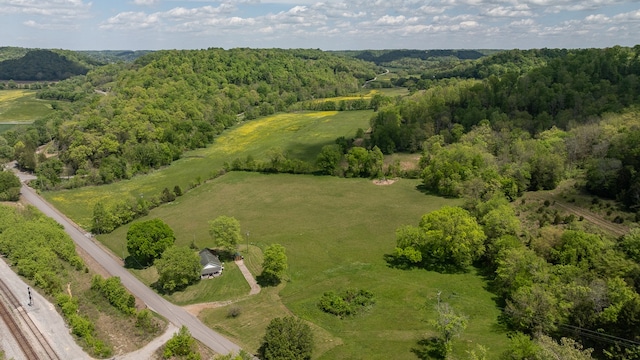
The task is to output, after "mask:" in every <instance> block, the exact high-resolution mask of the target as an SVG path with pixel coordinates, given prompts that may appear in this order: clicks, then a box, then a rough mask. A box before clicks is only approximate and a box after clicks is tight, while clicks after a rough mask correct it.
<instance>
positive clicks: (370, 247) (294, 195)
mask: <svg viewBox="0 0 640 360" xmlns="http://www.w3.org/2000/svg"><path fill="white" fill-rule="evenodd" d="M418 185H419V181H418V180H407V179H402V180H399V181H398V182H395V183H393V184H391V185H385V186H378V185H374V184H373V182H372V181H370V180H367V179H341V178H336V177H329V176H311V175H287V174H277V175H266V174H257V173H244V172H232V173H228V174H226V175H224V176H222V177H219V178H217V179H215V180H213V181H210V182H208V183H206V184H204V185H202V186H200V187H198V188H196V189H194V190H192V191H190V192H188V193H187V194H186V195H185V196H183V197H180V198H178V200H176V201H175V202H173V203H170V204H166V205H163V206H161V207H159V208H157V209H155V210H153V211H152V212H151V214H150V215H149V217H148V218H161V219H163V220H164V221H165V222H166V223H168V224H169V225H170V226H171V227H172V228H173V229H174V231H175V232H176V237H177V243H178V244H179V245H189V244H191V243H192V242H195V243H196V244H197V246H198V247H204V246H212V245H213V243H212V240H211V238H210V236H209V234H208V224H207V221H209V220H211V219H214V218H215V217H217V216H219V215H228V216H233V217H235V218H237V219H238V220H239V221H240V223H241V225H242V232H243V234H244V236H245V240H248V242H250V243H251V244H252V245H253V246H251V249H252V252H253V255H252V254H248V256H247V255H245V256H246V257H247V259H248V260H249V262H250V263H255V261H252V260H251V259H253V258H254V257H255V256H256V255H257V254H256V252H257V249H258V248H262V249H264V247H266V246H267V245H269V244H272V243H280V244H282V245H283V246H284V247H285V248H286V249H287V255H288V259H289V271H288V277H287V280H286V281H285V283H283V284H281V285H280V286H279V287H278V288H267V289H264V290H263V292H261V293H260V294H258V295H256V296H252V297H248V296H246V294H247V293H248V289H247V287H246V285H244V286H243V285H241V284H239V283H238V282H237V279H235V275H234V274H233V272H234V271H235V272H238V270H237V269H235V268H233V267H230V268H229V269H228V270H229V272H227V273H226V274H224V275H223V276H222V277H221V278H220V279H215V280H205V281H204V282H202V283H200V284H197V285H195V286H193V287H192V288H190V289H187V292H188V293H190V294H191V295H189V296H186V295H185V294H186V293H185V294H183V295H179V294H176V295H174V296H173V297H174V300H176V301H177V302H179V303H188V302H191V301H186V299H189V298H190V297H193V298H194V299H193V300H192V301H194V302H195V301H196V300H197V301H201V302H207V301H220V300H227V299H237V302H236V303H234V304H233V305H231V306H237V307H238V308H240V309H241V314H240V315H239V316H238V317H235V318H232V317H228V311H229V307H228V306H227V307H221V308H216V309H210V310H205V311H203V312H202V313H201V318H202V319H203V320H204V321H205V322H206V323H207V324H208V325H209V326H211V327H213V328H214V329H216V330H219V331H221V332H222V333H224V334H226V335H227V336H229V337H230V338H232V339H234V341H237V342H238V343H239V344H241V345H242V346H244V347H246V348H247V349H248V350H250V351H255V350H256V349H257V347H258V346H259V343H260V339H261V337H262V335H263V334H264V330H265V328H266V326H267V324H268V322H269V321H270V319H272V318H273V317H277V316H284V315H287V314H291V313H292V314H295V315H296V316H298V317H301V318H303V319H305V320H307V321H309V322H310V323H312V324H313V326H312V327H313V329H314V333H315V334H316V339H317V347H316V353H315V354H314V358H316V357H317V358H321V359H388V358H393V359H415V358H416V354H414V352H413V351H416V352H419V351H420V349H421V348H420V346H419V344H418V343H419V341H420V340H422V339H424V338H425V337H427V336H430V335H433V333H432V327H431V325H430V323H429V321H430V320H433V319H434V313H435V311H434V306H435V304H436V302H437V294H438V292H441V299H442V300H443V301H446V302H449V303H450V304H451V305H452V306H453V308H454V309H456V310H457V311H459V312H461V313H463V314H465V315H467V316H468V317H469V327H468V329H467V330H466V331H465V332H464V333H463V335H462V337H461V338H460V339H458V340H456V342H455V344H454V352H455V354H456V355H457V356H459V357H460V358H464V357H465V356H466V355H465V354H466V353H465V351H467V350H473V349H475V347H476V344H481V345H484V346H486V347H488V348H489V358H495V357H496V356H497V354H499V353H500V352H501V351H502V350H504V347H505V346H506V343H507V339H506V335H505V332H504V330H503V329H502V328H501V327H500V326H499V325H498V316H499V310H498V309H497V308H496V305H495V303H494V302H493V300H492V294H491V293H489V292H487V291H486V290H485V286H486V284H485V282H484V280H483V279H482V277H481V276H479V275H477V274H476V273H475V272H474V271H473V269H472V270H471V271H470V272H469V273H466V274H454V275H446V274H439V273H435V272H428V271H425V270H400V269H394V268H391V267H389V266H388V264H387V263H386V261H385V260H384V255H385V254H389V253H391V252H392V251H393V248H394V246H395V229H396V228H398V227H399V226H401V225H405V224H412V225H416V224H417V223H418V222H419V221H420V217H421V216H422V215H423V214H424V213H427V212H429V211H432V210H435V209H438V208H440V207H441V206H443V205H456V204H459V200H455V199H443V198H440V197H435V196H431V195H427V194H424V193H422V192H420V191H419V190H418V189H417V186H418ZM127 229H128V226H124V227H122V228H119V229H117V230H116V231H114V232H113V233H111V234H109V235H102V236H100V237H99V239H100V241H101V242H103V243H104V244H105V245H106V246H107V247H109V248H111V249H112V250H113V251H114V252H116V253H119V251H122V250H121V249H123V248H124V247H125V246H124V244H125V236H126V232H127ZM247 235H248V239H247ZM241 249H242V250H243V251H244V249H246V245H244V244H243V245H242V246H241ZM251 269H252V271H254V275H256V274H255V273H256V272H257V271H256V269H257V267H256V266H251ZM226 271H227V270H225V272H226ZM225 277H226V278H225ZM216 285H218V286H219V288H218V289H217V290H215V288H216ZM229 286H233V287H235V286H237V287H241V291H239V292H236V291H235V290H233V291H232V290H228V289H227V290H221V289H224V288H227V287H229ZM349 288H358V289H365V290H369V291H371V292H373V293H374V295H375V298H376V304H375V305H374V307H373V308H372V309H371V310H369V311H368V312H366V313H364V314H361V315H357V316H355V317H353V318H346V319H338V318H337V317H335V316H332V315H328V314H325V313H323V312H321V311H320V310H319V309H318V307H317V302H318V300H319V299H320V297H321V296H322V294H323V293H324V292H326V291H330V290H333V291H338V292H340V291H344V290H346V289H349ZM239 293H243V294H244V295H241V296H239V295H238V294H239ZM412 349H413V350H412Z"/></svg>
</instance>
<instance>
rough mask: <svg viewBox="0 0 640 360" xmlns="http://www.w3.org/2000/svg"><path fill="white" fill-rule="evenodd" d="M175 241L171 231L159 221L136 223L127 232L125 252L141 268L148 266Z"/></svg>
mask: <svg viewBox="0 0 640 360" xmlns="http://www.w3.org/2000/svg"><path fill="white" fill-rule="evenodd" d="M175 240H176V238H175V236H174V235H173V229H171V227H169V225H167V224H165V223H164V222H163V221H162V220H160V219H152V220H147V221H142V222H137V223H134V224H132V225H131V227H130V228H129V231H127V251H128V252H129V254H131V256H133V257H134V258H135V259H136V260H137V261H138V263H139V264H140V265H141V266H148V265H151V264H152V263H153V261H154V260H155V259H157V258H159V257H160V256H161V255H162V253H163V252H164V251H165V250H166V249H167V248H168V247H169V246H171V245H173V243H174V242H175Z"/></svg>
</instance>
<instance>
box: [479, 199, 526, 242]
mask: <svg viewBox="0 0 640 360" xmlns="http://www.w3.org/2000/svg"><path fill="white" fill-rule="evenodd" d="M482 224H483V225H484V226H483V228H484V232H485V234H486V235H487V236H488V237H489V238H490V239H497V238H499V237H501V236H504V235H518V233H519V232H520V220H519V219H518V217H517V216H516V214H515V212H514V211H513V207H511V206H510V205H500V206H498V207H497V208H495V209H493V210H491V211H489V212H488V213H487V214H486V215H485V216H483V217H482Z"/></svg>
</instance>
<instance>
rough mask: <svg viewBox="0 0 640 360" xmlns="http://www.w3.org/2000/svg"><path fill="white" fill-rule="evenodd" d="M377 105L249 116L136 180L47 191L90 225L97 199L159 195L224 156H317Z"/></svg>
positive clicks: (206, 171) (362, 124)
mask: <svg viewBox="0 0 640 360" xmlns="http://www.w3.org/2000/svg"><path fill="white" fill-rule="evenodd" d="M372 114H373V112H372V111H348V112H336V111H324V112H300V113H286V114H277V115H273V116H268V117H265V118H260V119H257V120H252V121H246V122H243V123H242V124H239V125H237V126H236V127H234V128H232V129H229V130H227V131H225V132H224V133H223V134H222V135H220V136H219V137H217V138H216V139H215V141H214V143H213V144H212V145H210V146H209V147H207V148H205V149H199V150H195V151H191V152H188V153H185V154H184V155H183V157H182V158H181V159H180V160H178V161H176V162H174V163H173V164H171V165H170V166H168V167H166V168H163V169H160V170H156V171H153V172H151V173H149V174H146V175H141V176H136V177H134V178H133V179H131V180H126V181H120V182H118V183H114V184H109V185H104V186H90V187H84V188H79V189H73V190H63V191H53V192H46V193H44V194H43V195H44V196H45V198H46V199H47V200H48V201H49V202H51V203H52V204H53V205H54V206H55V207H56V208H58V209H59V210H60V211H62V212H63V213H64V214H65V215H67V216H69V217H70V218H71V219H73V220H74V221H76V222H77V223H78V224H80V225H81V226H83V227H84V228H90V226H91V216H92V213H93V207H94V205H95V204H96V202H99V201H102V202H104V203H109V202H112V201H115V200H119V199H127V198H130V197H139V196H147V197H148V196H158V195H159V194H160V192H161V191H162V189H164V188H165V187H167V188H169V189H173V188H174V186H176V185H179V186H180V187H181V188H182V189H183V190H186V189H187V188H188V187H189V185H190V184H192V183H193V182H195V181H196V179H201V180H206V179H208V178H211V177H212V176H213V175H215V174H216V173H217V172H218V171H219V170H220V168H221V167H222V165H223V163H224V162H225V161H228V162H231V161H232V160H233V159H235V158H241V159H244V158H246V157H247V155H252V156H253V157H254V158H255V159H256V160H262V159H266V158H267V152H268V151H269V150H270V149H273V148H281V149H283V150H285V151H287V152H288V153H289V154H290V156H291V157H293V158H298V159H302V160H307V161H313V160H314V159H315V157H316V155H317V154H318V153H319V152H320V150H321V149H322V147H323V146H324V145H327V144H334V143H335V139H336V138H338V137H340V136H345V137H351V136H353V135H354V134H355V132H356V130H357V129H358V128H364V129H366V128H368V126H369V119H370V117H371V115H372Z"/></svg>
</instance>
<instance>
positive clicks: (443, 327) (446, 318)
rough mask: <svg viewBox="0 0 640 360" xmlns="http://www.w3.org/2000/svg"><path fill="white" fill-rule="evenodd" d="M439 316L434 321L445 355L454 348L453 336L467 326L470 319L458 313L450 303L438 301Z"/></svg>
mask: <svg viewBox="0 0 640 360" xmlns="http://www.w3.org/2000/svg"><path fill="white" fill-rule="evenodd" d="M436 311H437V312H438V318H437V319H436V320H435V321H434V322H433V325H434V326H435V328H436V331H438V333H439V334H440V340H441V341H442V345H443V353H444V354H442V355H444V356H445V357H446V356H447V355H448V354H450V353H451V350H452V348H453V344H452V341H453V338H454V337H458V336H460V334H461V333H462V332H463V331H464V329H466V328H467V322H468V319H467V317H466V316H464V315H460V314H457V313H456V312H455V311H454V310H453V308H452V307H451V306H450V305H449V304H448V303H440V302H439V303H438V304H437V305H436Z"/></svg>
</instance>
